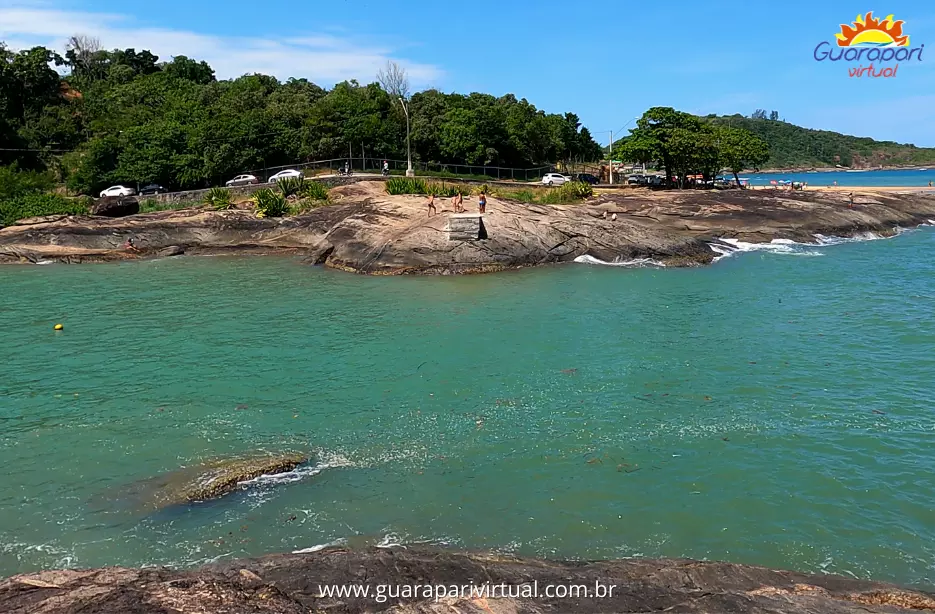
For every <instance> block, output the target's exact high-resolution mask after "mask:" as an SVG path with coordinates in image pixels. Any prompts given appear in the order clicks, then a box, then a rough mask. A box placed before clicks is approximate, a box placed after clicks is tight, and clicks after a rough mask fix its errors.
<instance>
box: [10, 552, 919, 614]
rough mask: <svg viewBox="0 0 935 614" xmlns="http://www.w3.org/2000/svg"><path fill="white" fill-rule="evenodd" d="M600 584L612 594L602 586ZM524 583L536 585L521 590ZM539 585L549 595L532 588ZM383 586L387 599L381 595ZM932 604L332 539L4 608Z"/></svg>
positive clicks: (823, 608)
mask: <svg viewBox="0 0 935 614" xmlns="http://www.w3.org/2000/svg"><path fill="white" fill-rule="evenodd" d="M485 583H486V584H488V585H490V586H491V587H493V586H500V588H498V589H497V591H499V592H494V589H493V588H488V589H483V585H484V584H485ZM598 583H600V584H601V586H603V587H605V592H606V593H607V596H604V597H597V596H595V595H594V591H595V587H596V586H597V584H598ZM470 584H473V585H474V586H476V587H480V588H478V589H477V590H480V591H484V590H486V591H487V592H485V593H484V592H482V593H480V594H477V593H474V594H473V596H472V595H471V592H470V591H471V589H470V588H468V589H465V590H464V593H463V594H454V590H453V589H451V588H450V587H452V586H453V585H454V586H458V587H461V586H466V585H470ZM322 585H342V586H350V585H357V586H359V587H361V589H360V590H363V589H364V588H365V587H369V589H368V590H369V591H370V592H371V596H366V597H365V596H351V597H335V596H326V595H324V594H322V590H321V588H320V587H321V586H322ZM426 585H432V586H436V585H443V586H446V587H449V588H448V589H446V590H448V591H449V593H452V594H450V595H448V596H442V597H441V598H440V599H437V600H436V595H439V594H440V591H439V592H436V591H435V590H434V589H433V590H432V592H429V593H428V594H427V596H426V589H424V588H421V587H425V586H426ZM501 585H505V586H501ZM523 586H527V587H529V588H527V589H525V590H526V595H525V596H520V595H522V593H523V590H524V589H523V588H522V587H523ZM534 586H535V587H538V591H539V593H540V594H539V595H538V596H535V595H534V594H533V593H531V592H530V591H532V590H533V588H532V587H534ZM547 586H551V587H556V588H557V587H565V588H564V589H562V590H569V591H571V590H573V589H571V588H569V587H572V586H581V587H582V588H581V589H580V590H581V591H582V592H581V593H580V594H579V596H576V597H566V598H557V597H547V596H545V592H546V587H547ZM610 586H613V587H614V588H613V591H612V592H610V591H609V587H610ZM390 587H391V588H390ZM405 587H420V588H419V589H412V588H410V589H408V590H410V591H411V592H413V593H414V592H415V590H421V591H423V592H422V593H420V596H419V597H408V598H402V597H395V596H391V595H396V594H399V593H404V592H405V591H406V590H407V589H406V588H405ZM456 590H458V591H459V592H460V591H461V590H462V589H456ZM550 590H554V588H553V589H550ZM574 590H578V589H574ZM583 591H588V594H587V595H585V594H584V592H583ZM378 592H380V593H381V594H382V595H383V596H384V597H386V598H385V599H380V600H377V599H376V598H374V596H373V595H376V594H377V593H378ZM932 610H935V597H933V595H932V594H931V593H925V592H920V591H914V590H906V589H902V588H899V587H895V586H892V585H887V584H882V583H877V582H868V581H861V580H853V579H849V578H842V577H839V576H829V575H809V574H801V573H796V572H791V571H778V570H773V569H766V568H762V567H754V566H747V565H734V564H730V563H705V562H698V561H690V560H677V559H665V560H650V559H628V560H620V561H603V562H593V563H583V562H582V563H562V562H553V561H545V560H537V559H522V558H516V557H512V556H505V555H498V554H477V553H475V554H470V553H456V552H448V551H440V550H433V549H427V548H373V549H368V550H345V549H340V548H330V549H325V550H321V551H319V552H315V553H311V554H291V555H271V556H267V557H261V558H258V559H248V560H239V561H230V562H226V563H223V564H215V565H212V566H208V567H204V568H201V569H198V570H191V571H172V570H168V569H161V568H150V569H124V568H106V569H97V570H81V571H75V570H67V571H44V572H40V573H35V574H27V575H19V576H14V577H12V578H8V579H6V580H3V581H0V611H2V612H4V613H5V614H65V613H75V612H81V613H82V614H136V613H139V614H142V613H152V614H179V613H196V612H197V613H211V614H220V613H230V614H253V613H257V614H259V613H269V614H299V613H312V612H329V613H335V614H337V613H349V612H386V613H395V614H414V613H436V612H437V613H449V614H452V613H453V614H457V613H463V614H468V613H470V614H483V613H487V614H491V613H493V614H521V613H523V614H537V613H545V612H574V613H590V612H675V613H682V612H741V613H751V614H752V613H756V614H773V613H775V614H779V613H786V614H799V613H801V614H805V613H809V614H812V613H818V612H822V613H828V614H843V613H851V612H853V613H858V612H859V613H861V614H867V613H868V612H870V613H896V612H919V611H932Z"/></svg>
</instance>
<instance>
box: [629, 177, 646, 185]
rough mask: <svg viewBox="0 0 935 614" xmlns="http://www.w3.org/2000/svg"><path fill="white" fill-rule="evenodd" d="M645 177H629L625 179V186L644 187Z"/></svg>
mask: <svg viewBox="0 0 935 614" xmlns="http://www.w3.org/2000/svg"><path fill="white" fill-rule="evenodd" d="M645 183H646V177H644V176H643V175H630V176H629V177H627V185H645Z"/></svg>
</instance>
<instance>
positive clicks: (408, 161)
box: [399, 96, 415, 177]
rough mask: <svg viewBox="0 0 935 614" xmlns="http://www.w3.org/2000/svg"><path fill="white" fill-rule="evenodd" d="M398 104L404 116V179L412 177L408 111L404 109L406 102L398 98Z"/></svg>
mask: <svg viewBox="0 0 935 614" xmlns="http://www.w3.org/2000/svg"><path fill="white" fill-rule="evenodd" d="M399 104H400V105H401V106H402V107H403V113H405V114H406V165H407V166H406V177H414V176H415V172H414V171H413V170H412V147H411V146H410V145H409V109H408V108H406V101H405V100H403V97H402V96H400V97H399Z"/></svg>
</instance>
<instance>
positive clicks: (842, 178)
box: [743, 168, 935, 187]
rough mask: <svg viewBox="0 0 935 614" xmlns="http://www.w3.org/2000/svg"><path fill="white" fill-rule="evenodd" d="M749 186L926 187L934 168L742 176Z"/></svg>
mask: <svg viewBox="0 0 935 614" xmlns="http://www.w3.org/2000/svg"><path fill="white" fill-rule="evenodd" d="M743 177H744V178H749V179H750V184H751V185H769V182H770V181H780V180H782V181H802V182H808V184H809V185H814V186H830V185H834V182H835V181H837V182H838V185H839V186H862V187H894V186H895V187H903V186H905V187H928V184H929V181H935V168H932V169H917V170H898V171H857V172H848V171H829V172H819V173H753V174H744V175H743Z"/></svg>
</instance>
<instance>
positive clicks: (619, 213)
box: [0, 181, 935, 275]
mask: <svg viewBox="0 0 935 614" xmlns="http://www.w3.org/2000/svg"><path fill="white" fill-rule="evenodd" d="M332 199H333V204H331V205H329V206H324V207H319V208H316V209H313V210H311V211H309V212H308V213H305V214H303V215H299V216H294V217H288V218H283V219H270V218H263V219H258V218H257V217H256V216H255V215H254V214H253V213H252V212H251V211H245V210H234V211H207V210H203V209H187V210H180V211H162V212H158V213H150V214H144V215H134V216H130V217H126V218H119V219H104V218H88V217H58V218H49V219H45V220H27V221H24V222H20V223H18V224H17V225H15V226H11V227H9V228H4V229H2V230H0V262H36V261H41V260H58V261H62V262H94V261H106V260H119V259H128V258H144V257H154V256H156V255H157V254H158V253H159V251H160V250H163V249H166V248H168V247H170V246H175V247H177V248H178V249H182V250H184V252H185V253H187V254H203V253H224V252H244V253H272V252H292V253H297V254H301V255H303V256H305V257H306V258H307V260H308V261H309V262H311V263H322V264H325V265H327V266H331V267H334V268H338V269H342V270H346V271H353V272H358V273H367V274H376V275H397V274H405V273H429V274H451V273H477V272H486V271H498V270H502V269H507V268H516V267H524V266H532V265H539V264H547V263H556V262H568V261H571V260H574V259H575V258H577V257H579V256H583V255H588V256H592V257H594V258H597V259H600V260H604V261H613V260H631V259H638V258H652V259H654V260H657V261H660V262H662V263H665V264H667V265H672V266H688V265H698V264H706V263H709V262H711V261H712V260H713V259H714V257H715V256H716V255H717V254H715V252H714V251H712V250H711V248H710V247H709V243H710V242H712V241H714V240H716V239H718V238H736V239H740V240H744V241H749V242H768V241H770V240H771V239H777V238H782V239H792V240H796V241H804V242H808V241H813V240H814V234H815V233H821V234H825V235H839V236H850V235H854V234H857V233H860V232H865V231H877V232H892V230H893V228H894V227H896V226H903V227H908V226H914V225H917V224H919V223H923V222H925V221H926V220H929V219H935V197H933V196H931V195H928V196H926V195H922V194H918V193H905V194H902V193H894V192H886V191H879V190H878V191H871V190H868V191H863V192H860V193H857V194H856V195H855V204H854V206H853V207H849V206H848V192H834V191H808V192H789V191H772V190H755V191H740V190H730V191H723V192H714V191H711V192H706V191H692V190H686V191H684V192H681V191H664V192H651V191H649V190H643V189H640V190H636V189H633V190H608V191H606V192H605V193H602V194H599V195H597V196H595V197H593V198H591V199H589V200H588V201H587V202H585V203H582V204H578V205H556V206H550V205H528V204H523V203H518V202H513V201H509V200H503V199H498V198H493V197H491V198H489V199H488V206H487V213H486V214H485V215H484V217H483V228H484V235H483V238H482V239H480V240H474V241H469V240H449V233H448V231H447V228H448V220H449V216H450V215H451V214H452V213H453V212H454V211H453V207H452V206H451V204H450V203H449V202H448V201H447V200H442V199H439V200H437V201H436V207H437V209H438V214H437V215H432V216H428V215H427V208H426V204H425V202H426V201H425V198H424V197H418V196H388V195H387V194H386V193H385V190H384V185H383V183H381V182H366V181H365V182H359V183H355V184H352V185H347V186H340V187H337V188H334V189H333V190H332ZM465 206H466V207H467V208H468V210H469V211H470V210H471V209H473V208H475V207H476V200H475V199H474V198H473V197H472V198H469V199H465ZM130 237H132V238H134V240H135V245H136V247H137V248H138V249H139V251H131V252H127V251H125V250H123V249H122V246H123V244H124V242H125V241H126V239H127V238H130Z"/></svg>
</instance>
